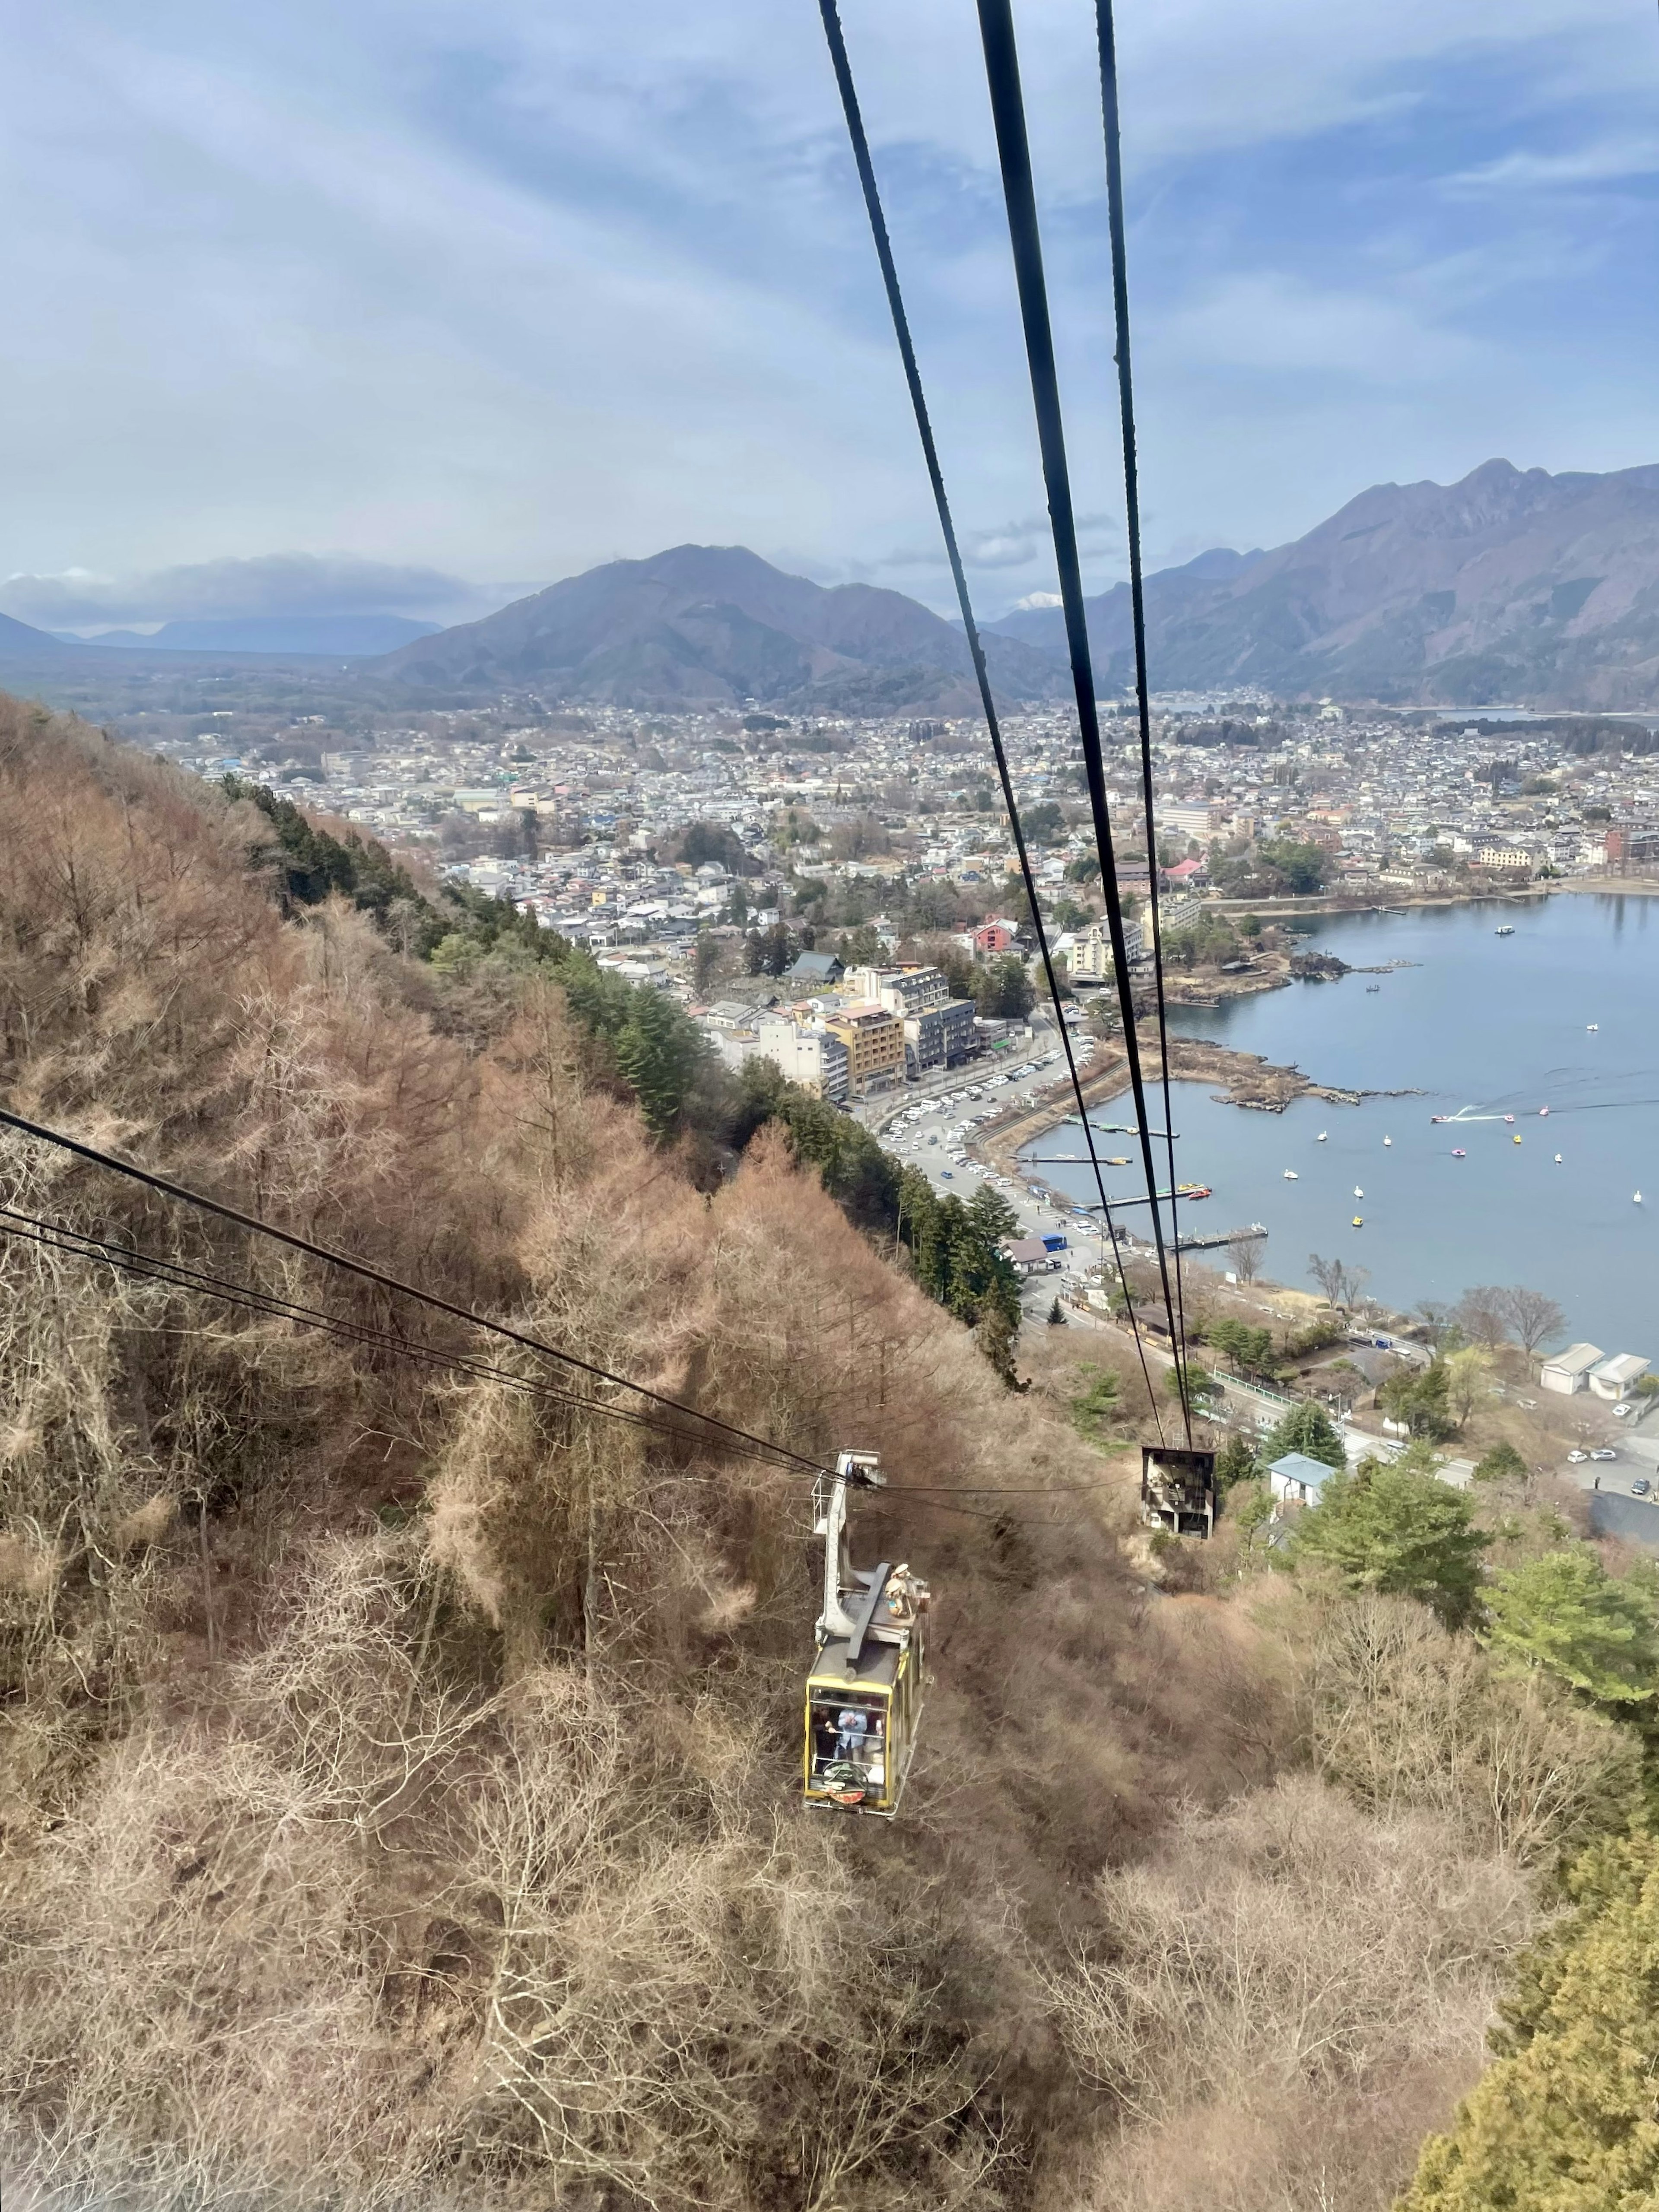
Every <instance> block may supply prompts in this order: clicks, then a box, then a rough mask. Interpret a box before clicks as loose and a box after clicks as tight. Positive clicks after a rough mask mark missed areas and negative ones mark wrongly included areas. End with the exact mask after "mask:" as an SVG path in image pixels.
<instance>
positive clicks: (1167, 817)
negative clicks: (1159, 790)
mask: <svg viewBox="0 0 1659 2212" xmlns="http://www.w3.org/2000/svg"><path fill="white" fill-rule="evenodd" d="M1226 818H1227V814H1226V809H1225V807H1221V806H1212V805H1208V804H1207V803H1206V804H1205V805H1198V806H1184V805H1166V806H1160V807H1159V808H1158V827H1159V828H1160V829H1173V830H1176V832H1177V833H1178V834H1179V835H1180V836H1183V837H1215V836H1219V835H1220V831H1221V827H1222V824H1223V823H1224V822H1225V820H1226Z"/></svg>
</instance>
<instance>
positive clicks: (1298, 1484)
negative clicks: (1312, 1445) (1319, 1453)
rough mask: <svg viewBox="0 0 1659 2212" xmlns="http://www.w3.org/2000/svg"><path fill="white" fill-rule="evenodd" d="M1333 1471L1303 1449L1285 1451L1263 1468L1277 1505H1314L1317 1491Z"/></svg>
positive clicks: (1317, 1496)
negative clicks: (1299, 1450)
mask: <svg viewBox="0 0 1659 2212" xmlns="http://www.w3.org/2000/svg"><path fill="white" fill-rule="evenodd" d="M1335 1473H1336V1469H1335V1468H1334V1467H1327V1466H1326V1464H1325V1462H1324V1461H1323V1460H1322V1459H1310V1457H1309V1456H1308V1455H1307V1453H1306V1452H1286V1453H1285V1456H1284V1458H1283V1459H1276V1460H1275V1461H1274V1462H1273V1465H1272V1466H1271V1467H1270V1468H1268V1469H1267V1487H1268V1489H1269V1491H1270V1492H1272V1494H1273V1498H1274V1501H1275V1502H1276V1503H1277V1504H1281V1505H1317V1504H1318V1503H1319V1499H1320V1493H1321V1492H1322V1491H1323V1489H1324V1487H1325V1485H1326V1484H1327V1483H1328V1481H1329V1480H1330V1479H1331V1477H1332V1476H1333V1475H1334V1474H1335Z"/></svg>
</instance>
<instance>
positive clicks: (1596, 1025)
mask: <svg viewBox="0 0 1659 2212" xmlns="http://www.w3.org/2000/svg"><path fill="white" fill-rule="evenodd" d="M1584 1027H1585V1029H1586V1030H1588V1031H1589V1034H1590V1035H1591V1036H1594V1035H1595V1032H1596V1030H1599V1029H1600V1028H1601V1023H1600V1022H1586V1023H1585V1024H1584Z"/></svg>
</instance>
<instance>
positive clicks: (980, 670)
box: [818, 0, 1175, 1441]
mask: <svg viewBox="0 0 1659 2212" xmlns="http://www.w3.org/2000/svg"><path fill="white" fill-rule="evenodd" d="M818 11H819V14H820V15H822V17H823V35H824V38H825V40H826V41H827V43H828V45H829V61H830V66H831V67H832V68H833V70H835V74H836V87H837V89H838V90H839V92H840V94H841V104H842V113H843V115H844V116H845V117H846V119H847V135H848V139H849V140H850V141H851V143H852V149H853V161H854V167H856V168H857V170H858V174H859V183H860V186H861V187H862V189H863V192H864V205H865V210H866V214H867V215H868V216H869V219H870V232H871V236H872V239H873V240H874V241H875V248H876V258H877V260H878V263H879V264H880V265H881V279H882V283H883V285H884V289H885V290H886V294H887V305H888V308H889V311H890V313H891V315H892V319H893V332H894V336H895V337H896V338H897V340H898V349H899V356H900V359H901V360H902V362H903V364H904V380H905V384H906V386H908V390H909V393H910V404H911V407H912V409H913V410H914V411H915V418H916V434H917V435H918V436H919V438H920V439H921V452H922V459H923V461H924V463H925V464H926V466H927V481H928V483H929V484H930V485H931V486H932V488H933V505H934V507H936V509H937V510H938V513H939V531H940V534H941V535H942V537H943V538H944V540H945V556H946V558H947V560H948V561H949V562H950V568H951V581H952V583H953V584H954V585H955V586H956V594H957V606H958V607H959V608H960V610H961V612H962V625H963V631H964V632H965V634H966V636H967V640H968V651H969V657H970V659H972V661H973V665H974V675H975V680H976V681H977V683H978V685H979V696H980V703H981V708H982V709H983V711H984V714H985V726H986V729H987V732H989V735H990V739H991V753H992V757H993V758H994V761H995V763H996V769H997V777H998V781H1000V784H1001V786H1002V798H1003V804H1004V805H1005V806H1006V808H1007V810H1008V824H1009V828H1010V829H1011V830H1012V834H1013V840H1014V851H1015V854H1016V855H1017V856H1018V862H1019V872H1020V880H1021V882H1022V883H1023V884H1024V888H1025V899H1026V903H1027V905H1028V906H1029V907H1030V910H1031V924H1032V927H1033V928H1034V929H1035V930H1036V940H1037V951H1038V952H1039V953H1040V955H1041V956H1042V972H1043V975H1044V977H1045V979H1046V980H1047V982H1048V996H1049V999H1050V1000H1051V1001H1052V1003H1053V1006H1054V1022H1055V1025H1056V1027H1057V1028H1058V1029H1059V1031H1060V1045H1061V1048H1062V1050H1063V1051H1064V1053H1065V1054H1066V1073H1068V1075H1069V1076H1070V1078H1071V1083H1072V1094H1073V1097H1074V1098H1075V1099H1076V1101H1077V1110H1078V1119H1079V1121H1080V1122H1081V1124H1082V1126H1083V1132H1084V1139H1085V1143H1086V1144H1087V1145H1088V1147H1089V1163H1090V1165H1091V1167H1092V1168H1093V1170H1094V1176H1095V1188H1096V1189H1097V1191H1098V1192H1099V1194H1100V1206H1101V1212H1102V1215H1103V1218H1104V1220H1105V1223H1106V1228H1107V1231H1108V1233H1109V1236H1110V1238H1111V1245H1112V1259H1113V1261H1114V1263H1115V1266H1116V1268H1117V1272H1118V1278H1119V1280H1120V1281H1121V1283H1122V1285H1123V1291H1124V1297H1125V1299H1126V1301H1127V1313H1128V1320H1129V1325H1130V1329H1131V1331H1132V1333H1133V1337H1134V1341H1135V1351H1136V1353H1137V1354H1138V1356H1139V1361H1140V1371H1141V1374H1142V1376H1143V1378H1144V1379H1145V1382H1146V1397H1147V1402H1148V1403H1149V1405H1150V1406H1151V1407H1152V1419H1153V1421H1154V1423H1155V1424H1156V1425H1157V1428H1158V1437H1159V1440H1160V1441H1162V1439H1163V1435H1164V1423H1163V1418H1162V1414H1161V1413H1160V1411H1159V1407H1158V1393H1157V1392H1156V1390H1154V1389H1153V1388H1152V1370H1151V1367H1150V1365H1149V1364H1148V1361H1147V1358H1146V1344H1145V1342H1144V1340H1143V1339H1142V1336H1141V1333H1140V1323H1139V1319H1138V1318H1137V1316H1136V1314H1135V1310H1134V1297H1133V1292H1132V1291H1131V1290H1130V1287H1129V1280H1128V1276H1127V1273H1126V1271H1125V1269H1124V1266H1123V1255H1122V1251H1121V1247H1120V1244H1119V1242H1118V1233H1117V1224H1116V1223H1115V1221H1114V1219H1113V1218H1112V1211H1111V1203H1110V1201H1109V1200H1108V1198H1107V1195H1106V1183H1105V1178H1104V1176H1103V1174H1102V1172H1101V1162H1100V1158H1099V1155H1098V1153H1097V1152H1096V1149H1095V1140H1094V1127H1093V1124H1092V1123H1091V1121H1090V1119H1089V1109H1088V1106H1087V1104H1086V1103H1085V1099H1084V1096H1083V1079H1082V1077H1081V1075H1080V1073H1079V1069H1078V1064H1077V1056H1076V1054H1075V1052H1074V1051H1073V1046H1072V1036H1071V1030H1070V1029H1069V1027H1068V1026H1067V1024H1066V1015H1065V1010H1064V1007H1063V1006H1062V1004H1061V1000H1060V979H1059V977H1058V975H1056V973H1055V970H1054V957H1053V953H1052V951H1051V949H1050V946H1049V943H1048V930H1047V928H1046V927H1045V926H1044V923H1043V919H1042V906H1041V904H1040V903H1039V901H1038V897H1037V886H1036V875H1035V873H1034V872H1033V870H1032V867H1031V861H1030V853H1029V852H1028V850H1027V848H1026V843H1025V833H1024V829H1022V827H1021V825H1020V819H1019V807H1018V803H1017V802H1016V799H1015V797H1014V786H1013V778H1012V774H1011V772H1010V770H1009V767H1008V756H1007V751H1006V747H1005V746H1004V744H1003V741H1002V720H1001V717H1000V714H998V712H997V705H996V700H995V697H994V695H993V692H992V690H991V678H990V671H989V668H988V666H987V662H986V658H985V646H984V641H983V639H982V638H981V635H980V628H979V623H978V622H977V621H976V619H975V615H974V608H973V601H972V599H971V597H970V595H969V589H968V576H967V572H966V570H965V569H964V568H963V561H962V551H961V548H960V546H959V545H958V544H957V531H956V523H955V520H954V519H953V517H952V515H951V501H950V496H949V495H948V493H947V492H946V490H945V471H944V470H943V468H942V467H941V465H940V463H939V448H938V446H937V444H936V442H935V441H934V437H933V420H932V417H931V416H930V415H929V413H928V410H927V393H926V392H925V391H924V389H923V387H922V381H921V369H920V368H919V367H918V365H917V362H916V349H915V343H914V342H913V340H912V338H911V335H910V318H909V315H908V313H907V312H906V309H905V305H904V295H903V291H902V288H901V286H900V283H899V277H898V268H897V264H896V263H895V261H894V258H893V248H892V241H891V240H890V237H889V235H888V230H887V218H886V216H885V214H884V212H883V209H882V203H881V189H880V186H879V185H878V183H877V181H876V172H875V164H874V162H873V161H872V159H871V155H870V142H869V138H868V137H867V135H866V131H865V128H864V112H863V109H862V107H861V106H860V101H859V96H858V88H857V87H856V85H855V84H854V81H853V70H852V65H851V64H850V62H849V61H848V54H847V41H846V38H845V36H844V34H843V33H842V22H841V15H840V11H839V9H838V7H837V5H836V0H818ZM1142 1118H1143V1120H1144V1118H1145V1117H1144V1116H1143V1117H1142ZM1166 1120H1167V1116H1166ZM1174 1182H1175V1174H1174V1170H1173V1167H1171V1170H1170V1185H1171V1188H1173V1186H1174Z"/></svg>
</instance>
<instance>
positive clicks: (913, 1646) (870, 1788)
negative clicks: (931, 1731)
mask: <svg viewBox="0 0 1659 2212" xmlns="http://www.w3.org/2000/svg"><path fill="white" fill-rule="evenodd" d="M881 1481H882V1475H881V1468H880V1463H879V1462H878V1460H877V1458H876V1455H875V1454H874V1453H873V1452H842V1453H841V1454H840V1455H839V1456H838V1457H837V1459H836V1472H835V1475H834V1477H833V1479H831V1478H829V1477H822V1478H820V1480H818V1482H817V1484H816V1485H815V1486H814V1489H813V1493H812V1509H813V1511H812V1526H813V1534H815V1535H819V1536H822V1537H823V1612H822V1613H820V1614H819V1616H818V1620H817V1655H816V1656H815V1657H814V1659H813V1662H812V1666H811V1671H810V1672H809V1674H808V1675H807V1678H806V1701H805V1724H804V1738H805V1740H804V1743H803V1747H802V1754H801V1756H802V1793H803V1795H804V1796H805V1801H806V1802H807V1803H808V1804H809V1805H818V1806H824V1807H828V1808H832V1809H835V1810H838V1811H842V1812H848V1813H871V1814H877V1815H878V1816H880V1817H881V1818H883V1819H886V1820H890V1819H891V1818H892V1816H893V1814H895V1813H896V1812H897V1810H898V1806H899V1799H900V1798H901V1796H902V1795H903V1791H904V1785H905V1783H906V1781H907V1779H908V1776H909V1772H910V1762H911V1759H913V1757H914V1756H915V1746H916V1729H917V1723H919V1721H920V1720H921V1699H922V1690H923V1686H924V1680H925V1678H924V1674H923V1643H924V1635H923V1630H924V1624H925V1622H926V1620H927V1607H928V1592H927V1584H926V1583H924V1582H922V1581H921V1579H920V1578H919V1577H917V1576H915V1575H914V1574H912V1573H911V1571H910V1570H909V1569H908V1567H907V1566H903V1565H900V1566H892V1565H888V1564H887V1563H886V1562H885V1561H884V1562H883V1563H882V1564H881V1565H879V1566H877V1567H873V1568H871V1569H869V1570H868V1571H860V1569H857V1568H855V1567H854V1566H853V1565H851V1563H850V1561H849V1559H848V1550H847V1492H848V1489H849V1488H854V1489H874V1488H878V1487H879V1486H880V1485H881Z"/></svg>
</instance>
